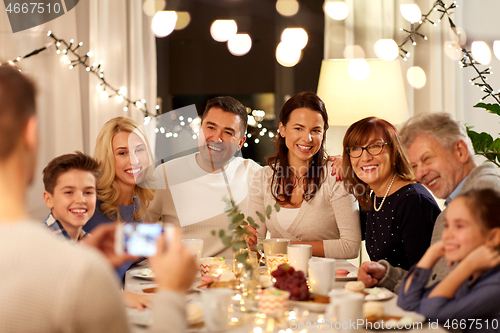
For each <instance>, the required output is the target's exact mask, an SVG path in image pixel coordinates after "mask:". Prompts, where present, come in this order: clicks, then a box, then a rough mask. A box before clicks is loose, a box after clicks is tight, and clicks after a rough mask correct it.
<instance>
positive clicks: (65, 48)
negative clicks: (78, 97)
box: [0, 30, 150, 121]
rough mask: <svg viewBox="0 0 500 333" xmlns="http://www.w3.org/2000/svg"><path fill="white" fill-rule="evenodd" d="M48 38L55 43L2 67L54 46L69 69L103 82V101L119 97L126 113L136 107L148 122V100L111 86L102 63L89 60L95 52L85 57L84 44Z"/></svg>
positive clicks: (99, 87) (98, 87)
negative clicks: (82, 69)
mask: <svg viewBox="0 0 500 333" xmlns="http://www.w3.org/2000/svg"><path fill="white" fill-rule="evenodd" d="M47 36H48V37H50V38H52V39H53V42H51V43H47V44H45V45H44V46H43V47H41V48H39V49H36V50H34V51H32V52H31V53H28V54H27V55H25V56H23V57H21V56H20V57H17V58H16V59H14V60H9V61H7V62H5V63H0V65H4V64H7V63H8V64H10V65H15V63H17V62H19V61H21V60H23V59H26V58H29V57H31V56H34V55H36V54H38V53H40V52H42V51H44V50H47V49H48V48H49V47H51V46H52V45H54V46H55V48H56V54H61V53H63V54H64V56H63V61H64V62H65V63H67V64H68V65H69V69H73V68H75V67H76V66H78V65H82V66H84V67H85V70H86V71H87V72H88V73H92V74H94V75H96V77H97V78H98V79H99V80H100V81H101V83H100V84H98V85H97V90H98V91H100V92H101V93H100V96H101V97H102V98H103V99H109V98H111V97H117V99H118V101H120V102H122V101H125V102H126V103H127V106H125V107H124V108H123V111H125V112H126V111H128V109H129V108H128V106H129V105H134V106H136V107H137V108H138V109H139V110H140V111H141V112H142V113H143V114H144V118H145V121H148V120H147V119H148V117H149V116H150V115H149V112H148V107H147V103H146V100H145V99H141V100H140V101H132V100H131V99H129V98H128V97H127V96H126V88H125V87H122V88H120V90H118V89H116V88H114V87H113V86H111V85H110V84H109V83H108V82H107V81H106V79H105V78H104V69H103V68H102V62H100V63H99V64H98V63H96V62H94V63H92V64H90V59H89V58H91V57H92V56H93V55H94V54H93V52H92V51H88V52H87V53H86V54H85V55H83V56H82V55H80V54H79V52H78V51H77V50H78V49H79V48H80V47H82V46H83V43H82V42H79V43H78V44H76V45H75V40H74V39H71V40H70V41H69V43H68V42H66V41H65V40H63V39H59V38H57V37H56V36H55V35H54V34H53V33H52V31H50V30H49V31H48V32H47ZM61 48H62V50H61ZM70 54H71V56H73V57H76V58H75V59H74V60H67V59H68V55H70ZM123 89H124V90H123ZM108 93H109V94H108Z"/></svg>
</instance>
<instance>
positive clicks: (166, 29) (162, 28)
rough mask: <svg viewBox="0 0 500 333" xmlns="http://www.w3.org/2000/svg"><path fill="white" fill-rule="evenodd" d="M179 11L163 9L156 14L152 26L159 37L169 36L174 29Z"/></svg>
mask: <svg viewBox="0 0 500 333" xmlns="http://www.w3.org/2000/svg"><path fill="white" fill-rule="evenodd" d="M176 22H177V13H176V12H174V11H172V10H162V11H159V12H158V13H156V14H155V16H154V17H153V23H152V24H151V27H152V29H153V32H154V33H155V35H156V36H157V37H165V36H168V35H170V34H171V33H172V31H174V28H175V23H176Z"/></svg>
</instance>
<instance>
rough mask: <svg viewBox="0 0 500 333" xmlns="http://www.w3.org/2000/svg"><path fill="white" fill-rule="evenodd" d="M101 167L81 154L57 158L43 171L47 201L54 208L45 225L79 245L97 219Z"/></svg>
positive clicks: (48, 205)
mask: <svg viewBox="0 0 500 333" xmlns="http://www.w3.org/2000/svg"><path fill="white" fill-rule="evenodd" d="M98 167H99V164H98V163H97V161H96V160H94V159H93V158H92V157H90V156H87V155H85V154H83V153H81V152H75V153H74V154H66V155H61V156H59V157H56V158H54V159H53V160H52V161H50V163H49V164H48V165H47V166H46V167H45V169H43V183H44V185H45V192H44V193H43V199H44V201H45V205H46V206H47V207H48V208H50V211H51V212H50V214H49V216H48V217H47V218H46V219H45V221H44V223H45V224H46V225H47V226H48V227H49V229H50V230H52V232H53V233H54V234H57V235H60V236H62V237H64V238H66V239H68V240H71V241H72V242H74V243H78V242H79V241H80V240H81V239H82V238H83V237H85V235H86V233H85V231H83V229H82V227H83V226H84V225H85V223H87V221H88V220H89V219H90V218H91V217H92V215H94V212H95V205H96V193H97V190H96V188H97V187H96V185H97V179H98V177H99V171H98Z"/></svg>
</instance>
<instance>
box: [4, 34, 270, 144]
mask: <svg viewBox="0 0 500 333" xmlns="http://www.w3.org/2000/svg"><path fill="white" fill-rule="evenodd" d="M47 36H48V37H50V38H52V40H53V41H52V42H50V43H47V44H45V45H44V46H43V47H41V48H39V49H36V50H34V51H32V52H30V53H28V54H26V55H25V56H18V57H16V58H15V59H13V60H9V61H6V62H3V63H0V66H1V65H6V64H9V65H12V66H15V64H16V63H17V62H20V61H21V60H23V59H27V58H29V57H31V56H34V55H36V54H39V53H40V52H42V51H44V50H47V49H49V48H50V47H52V46H54V47H55V48H56V54H61V53H63V54H64V55H63V58H62V61H63V62H64V63H66V64H68V65H69V68H70V69H73V68H75V67H76V66H78V65H82V66H84V68H85V71H86V72H87V73H92V74H94V75H95V76H96V77H97V78H98V79H99V81H100V83H98V84H97V85H96V89H97V91H98V92H99V96H100V97H101V98H102V99H109V98H112V97H116V98H117V100H118V101H119V102H126V103H127V105H126V106H124V107H123V111H124V112H128V111H129V106H130V105H133V106H134V107H136V108H137V109H139V110H140V111H141V112H142V113H143V114H144V124H145V125H147V124H149V123H150V122H151V120H152V117H156V115H150V114H149V111H148V106H147V102H146V100H145V99H144V98H142V99H140V100H135V101H134V100H131V99H130V98H128V97H127V96H126V94H127V88H126V87H123V86H122V87H121V88H120V89H117V88H114V87H113V86H111V85H110V84H109V83H108V82H107V81H106V79H105V75H104V69H103V63H102V61H101V62H99V63H97V62H95V61H94V62H92V63H90V58H91V57H93V56H94V53H93V52H92V51H88V52H87V53H85V55H81V54H80V53H79V52H78V51H77V50H78V49H79V48H80V47H82V46H83V43H82V42H79V43H75V40H74V39H71V40H70V41H69V43H68V42H66V41H65V40H64V39H59V38H57V37H56V36H55V35H54V34H53V33H52V31H50V30H49V31H48V32H47ZM68 56H71V57H72V58H74V59H69V57H68ZM155 109H156V110H157V111H159V110H160V106H159V105H155ZM254 114H255V116H256V117H254V116H252V115H249V119H250V118H252V119H253V120H254V121H255V118H257V121H259V123H257V121H255V123H254V124H253V125H257V127H258V128H259V129H261V131H260V133H261V136H264V135H265V134H266V133H268V135H269V137H270V138H273V137H274V134H273V133H272V132H271V131H269V130H268V129H267V128H266V127H263V126H262V124H261V123H260V121H262V120H263V119H264V116H265V112H264V111H262V110H254ZM272 118H273V117H272V115H269V116H266V119H272ZM178 120H179V125H180V127H181V128H183V127H184V128H186V127H185V126H186V125H188V126H187V127H189V128H190V130H191V132H192V138H193V139H197V138H198V135H197V134H198V132H199V127H198V126H199V124H200V123H201V121H200V119H199V118H192V117H189V118H188V119H187V124H186V122H185V121H184V117H183V116H179V118H178ZM162 129H163V131H162ZM158 132H161V133H162V134H165V136H166V137H167V138H169V137H174V138H177V137H178V136H179V134H178V133H177V132H178V130H175V131H172V130H171V131H168V132H167V131H166V130H165V128H160V129H158V128H155V133H158ZM172 132H175V133H172ZM247 136H248V138H251V137H252V135H251V134H250V133H248V135H247ZM254 142H255V143H259V139H258V138H256V139H255V141H254ZM247 146H248V145H247Z"/></svg>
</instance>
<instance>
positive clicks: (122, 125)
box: [94, 117, 154, 221]
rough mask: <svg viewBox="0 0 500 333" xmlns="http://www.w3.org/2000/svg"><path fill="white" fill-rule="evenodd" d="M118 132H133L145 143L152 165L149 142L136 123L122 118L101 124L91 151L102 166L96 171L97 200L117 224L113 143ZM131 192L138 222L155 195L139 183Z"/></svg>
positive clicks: (116, 192) (118, 193)
mask: <svg viewBox="0 0 500 333" xmlns="http://www.w3.org/2000/svg"><path fill="white" fill-rule="evenodd" d="M121 132H125V133H132V132H133V133H136V134H137V135H138V136H139V137H140V138H141V139H142V140H143V141H144V143H145V144H146V146H147V147H148V156H149V162H150V166H152V165H153V163H152V159H151V153H150V151H149V142H148V140H147V137H146V135H145V132H144V129H143V128H142V127H141V126H139V124H137V123H136V122H135V121H134V120H132V119H130V118H125V117H116V118H113V119H111V120H109V121H108V122H107V123H106V124H104V126H103V127H102V128H101V131H100V132H99V135H98V136H97V141H96V146H95V152H94V157H95V159H96V160H97V161H98V162H99V163H100V165H101V167H100V170H99V171H100V172H101V177H100V178H99V181H98V182H97V199H99V200H100V201H101V202H102V203H101V206H100V209H101V211H102V213H103V214H104V215H106V216H108V217H109V218H111V219H113V220H116V221H122V218H121V215H120V208H119V206H118V204H117V203H116V200H118V197H119V195H120V191H121V190H120V186H119V185H118V183H117V182H116V180H115V173H116V169H115V156H114V154H113V144H112V143H113V138H114V137H115V135H117V134H118V133H121ZM152 169H153V168H152V167H148V168H147V170H146V177H145V180H146V179H148V178H149V176H150V175H151V174H152V172H153V170H152ZM143 182H144V181H143ZM134 192H135V195H136V196H137V199H138V202H139V203H140V208H139V210H137V211H136V210H134V214H133V218H134V220H136V221H141V220H142V218H143V217H144V215H145V214H146V209H147V207H148V205H149V202H150V201H151V200H153V198H154V193H153V191H151V190H148V189H147V188H145V187H141V186H139V185H138V184H136V185H135V189H134ZM134 200H135V199H134Z"/></svg>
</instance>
